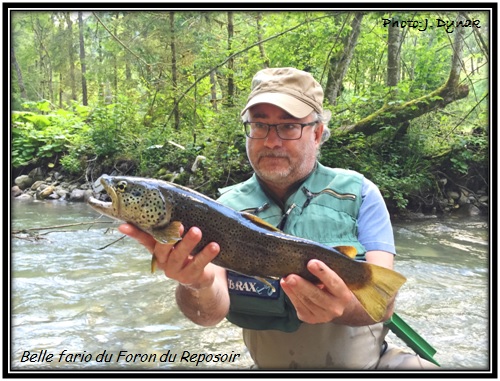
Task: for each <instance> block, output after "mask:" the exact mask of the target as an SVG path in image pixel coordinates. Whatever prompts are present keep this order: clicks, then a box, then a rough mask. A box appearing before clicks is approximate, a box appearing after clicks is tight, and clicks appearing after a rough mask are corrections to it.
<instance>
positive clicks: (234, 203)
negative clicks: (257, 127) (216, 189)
mask: <svg viewBox="0 0 500 381" xmlns="http://www.w3.org/2000/svg"><path fill="white" fill-rule="evenodd" d="M362 183H363V176H362V175H361V174H359V173H357V172H354V171H349V170H344V169H332V168H327V167H325V166H323V165H321V164H319V163H318V164H317V167H316V169H315V170H314V171H313V173H312V174H311V175H310V176H309V177H308V178H307V179H306V180H305V181H304V183H303V184H301V185H300V187H299V188H298V189H297V191H296V192H294V193H293V194H292V195H290V196H289V197H288V199H287V200H286V202H285V204H284V205H278V204H277V203H276V202H274V201H273V200H272V198H270V197H269V196H268V195H267V194H266V193H265V191H264V190H263V189H262V187H261V186H260V184H259V182H258V180H257V178H256V176H255V175H254V176H253V177H252V178H250V179H249V180H247V181H245V182H243V183H241V184H237V185H234V186H231V187H227V188H223V189H221V190H220V192H221V194H222V196H221V197H220V198H219V200H218V201H219V202H221V203H222V204H224V205H227V206H229V207H231V208H233V209H235V210H239V211H245V212H248V213H252V214H255V215H257V216H258V217H260V218H262V219H263V220H265V221H267V222H268V223H270V224H272V225H274V226H276V227H279V228H280V229H281V230H282V231H283V232H285V233H287V234H291V235H294V236H297V237H301V238H307V239H310V240H313V241H316V242H319V243H322V244H324V245H327V246H332V247H334V246H354V247H355V248H356V249H357V252H358V254H357V259H364V254H365V251H366V250H365V248H364V247H363V245H361V243H360V242H359V241H358V239H357V236H358V226H357V218H358V213H359V209H360V206H361V201H362V200H361V189H362ZM248 255H251V253H248ZM227 274H228V275H227V277H228V288H229V296H230V301H231V304H230V309H229V313H228V315H227V319H228V320H229V321H230V322H232V323H233V324H236V325H238V326H240V327H242V328H248V329H256V330H262V329H275V330H281V331H285V332H293V331H295V330H297V329H298V328H299V326H300V324H301V321H300V320H299V319H298V318H297V314H296V311H295V308H294V307H293V305H292V303H291V302H290V300H289V299H288V297H287V296H286V295H285V293H284V292H283V290H281V288H280V286H279V280H269V282H270V283H271V284H272V285H273V287H274V290H273V289H272V288H271V287H269V285H266V284H265V283H263V282H261V281H259V280H257V279H255V278H251V277H247V276H243V275H241V274H237V273H234V272H231V271H228V272H227Z"/></svg>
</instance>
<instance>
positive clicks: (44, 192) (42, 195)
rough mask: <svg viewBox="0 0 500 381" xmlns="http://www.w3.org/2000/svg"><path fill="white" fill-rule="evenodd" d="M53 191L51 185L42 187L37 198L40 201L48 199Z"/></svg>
mask: <svg viewBox="0 0 500 381" xmlns="http://www.w3.org/2000/svg"><path fill="white" fill-rule="evenodd" d="M54 190H55V187H54V186H53V185H49V186H47V187H44V188H43V189H41V190H40V192H38V193H37V198H39V199H40V200H44V199H46V198H48V197H49V196H50V195H51V194H52V193H53V192H54Z"/></svg>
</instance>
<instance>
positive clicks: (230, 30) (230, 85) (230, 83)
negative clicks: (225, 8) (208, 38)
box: [227, 12, 234, 107]
mask: <svg viewBox="0 0 500 381" xmlns="http://www.w3.org/2000/svg"><path fill="white" fill-rule="evenodd" d="M233 37H234V24H233V12H227V51H228V55H229V56H230V57H231V58H230V59H229V60H228V61H227V68H228V69H229V73H228V76H227V105H228V106H229V107H231V106H233V100H234V58H233V57H232V54H233V53H232V43H233Z"/></svg>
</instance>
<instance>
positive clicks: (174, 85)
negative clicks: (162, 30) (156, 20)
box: [170, 12, 180, 130]
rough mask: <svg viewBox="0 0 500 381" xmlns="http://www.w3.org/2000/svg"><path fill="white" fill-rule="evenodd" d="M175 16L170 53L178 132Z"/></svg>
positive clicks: (172, 22) (171, 14) (171, 15)
mask: <svg viewBox="0 0 500 381" xmlns="http://www.w3.org/2000/svg"><path fill="white" fill-rule="evenodd" d="M174 15H175V12H170V52H171V54H172V59H171V63H172V90H173V91H172V94H174V96H173V99H172V101H173V104H174V127H175V129H176V130H178V129H179V126H180V118H179V107H178V105H177V59H176V54H175V24H174Z"/></svg>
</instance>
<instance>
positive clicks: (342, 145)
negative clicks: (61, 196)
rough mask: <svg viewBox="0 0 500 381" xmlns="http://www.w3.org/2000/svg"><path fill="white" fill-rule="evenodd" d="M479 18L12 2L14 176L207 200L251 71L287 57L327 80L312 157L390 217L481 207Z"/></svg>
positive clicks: (484, 152)
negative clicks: (322, 130)
mask: <svg viewBox="0 0 500 381" xmlns="http://www.w3.org/2000/svg"><path fill="white" fill-rule="evenodd" d="M490 17H491V15H490V13H489V12H488V11H467V12H460V11H453V12H443V11H414V10H408V11H404V10H403V11H398V12H388V11H380V12H379V11H366V12H363V11H347V10H340V11H333V10H332V11H326V10H321V11H281V12H272V11H256V12H250V11H217V12H211V11H106V12H102V11H99V12H98V11H95V12H88V11H86V12H79V11H72V12H69V11H53V12H52V11H50V12H49V11H37V12H34V11H12V12H11V13H10V21H11V30H10V34H11V35H10V37H11V40H10V41H11V43H10V69H11V71H10V75H11V83H10V90H11V168H12V177H13V178H15V177H16V176H19V175H21V174H25V173H28V172H30V171H31V170H33V169H34V168H41V169H42V170H43V171H45V172H46V173H52V174H53V173H54V172H58V173H63V174H64V175H65V176H66V177H70V178H73V179H75V180H77V179H85V181H87V182H89V183H93V182H94V181H95V180H96V179H97V178H98V177H99V176H100V175H101V174H102V173H108V174H110V173H119V174H126V175H138V176H146V177H154V178H160V179H166V180H170V181H175V182H177V183H180V184H183V185H187V186H189V187H191V188H193V189H196V190H198V191H200V192H202V193H205V194H207V195H208V196H211V197H214V198H216V197H217V189H218V188H221V187H224V186H227V185H231V184H234V183H238V182H241V181H243V180H245V179H247V178H248V177H249V176H250V175H251V174H252V170H251V167H250V165H249V163H248V160H247V158H246V153H245V135H244V131H243V126H242V124H241V119H240V116H239V114H240V110H241V109H242V108H243V106H244V105H245V103H246V99H247V96H248V93H249V88H250V83H251V78H252V77H253V75H254V74H255V73H256V72H257V71H258V70H260V69H262V68H265V67H284V66H292V67H296V68H298V69H302V70H306V71H308V72H310V73H311V74H312V75H313V76H314V77H315V78H316V79H317V80H318V81H319V82H320V83H321V84H322V85H323V88H324V89H325V104H324V106H325V108H326V109H329V110H331V112H332V119H331V121H330V124H329V127H330V129H331V132H332V136H331V137H330V139H329V140H328V141H327V142H326V143H325V144H324V145H323V147H322V150H321V157H320V161H321V162H322V163H323V164H325V165H327V166H331V167H342V168H349V169H353V170H356V171H359V172H361V173H362V174H364V175H365V176H366V177H368V178H369V179H371V180H372V181H374V182H375V183H376V184H377V185H378V186H379V187H380V190H381V192H382V194H383V196H384V198H385V200H386V203H387V205H388V207H389V209H390V211H391V212H392V213H402V212H403V211H405V210H412V211H419V212H424V213H438V214H439V213H441V212H445V211H450V210H453V209H456V208H459V207H460V206H461V205H464V204H466V203H467V204H470V203H471V202H473V203H474V204H475V205H476V206H477V207H479V208H482V209H483V210H485V211H486V210H487V209H488V195H489V187H490V180H489V173H490V168H489V165H490V164H489V158H490V146H489V121H490V115H489V112H490V110H489V104H490V100H489V84H490V79H489V75H490V57H489V54H490V53H489V52H490V46H489V42H490V38H489V36H490V27H489V21H490ZM452 22H453V24H452ZM460 200H463V201H461V202H459V201H460ZM480 200H482V201H480Z"/></svg>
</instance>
